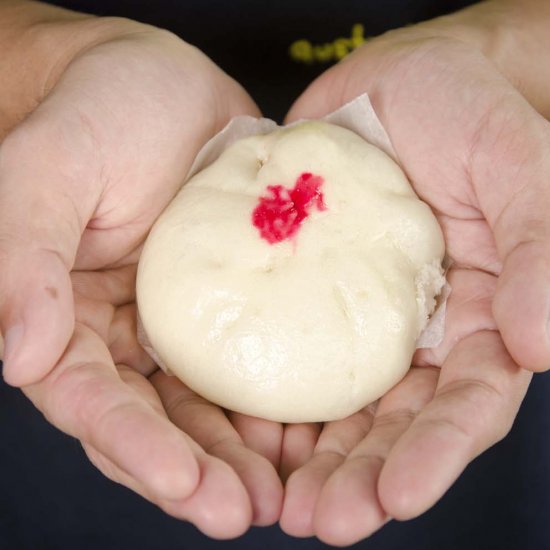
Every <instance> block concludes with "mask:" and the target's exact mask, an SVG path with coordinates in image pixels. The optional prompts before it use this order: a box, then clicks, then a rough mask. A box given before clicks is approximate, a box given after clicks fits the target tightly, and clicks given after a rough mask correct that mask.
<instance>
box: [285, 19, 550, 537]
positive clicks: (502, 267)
mask: <svg viewBox="0 0 550 550" xmlns="http://www.w3.org/2000/svg"><path fill="white" fill-rule="evenodd" d="M365 91H367V92H368V93H369V95H370V97H371V100H372V101H373V105H374V108H375V109H376V111H377V114H378V116H379V117H380V119H381V121H382V123H383V125H384V126H385V128H386V129H387V131H388V133H389V136H390V138H391V140H392V143H393V146H394V148H395V150H396V152H397V155H398V158H399V159H400V162H401V164H402V166H403V167H404V169H405V170H406V172H407V175H408V177H409V179H410V180H411V182H412V184H413V187H414V189H415V190H416V192H417V194H418V195H419V196H420V197H421V198H422V199H423V200H424V201H426V202H427V203H428V204H429V205H430V206H431V207H432V209H433V210H434V212H435V213H436V216H437V218H438V220H439V222H440V224H441V227H442V229H443V232H444V236H445V240H446V244H447V254H448V256H449V258H450V259H451V261H452V267H451V269H450V271H449V273H448V279H449V282H450V285H451V287H452V293H451V296H450V298H449V301H448V304H447V313H446V329H445V330H446V332H445V337H444V340H443V342H442V343H441V345H439V346H438V347H437V348H435V349H433V350H424V351H420V352H417V354H416V355H415V357H414V358H413V367H412V368H411V370H410V372H409V373H408V374H407V376H406V377H405V378H404V379H403V380H402V381H401V382H400V383H399V384H398V385H397V386H395V387H394V388H393V389H392V390H391V391H390V392H388V393H387V394H386V395H385V396H383V397H382V398H381V399H380V401H379V402H378V404H377V406H371V407H367V408H366V409H364V410H362V411H360V412H359V413H357V414H355V415H353V416H352V417H350V418H347V419H345V420H341V421H338V422H330V423H327V424H326V425H325V426H324V428H323V430H322V432H321V434H320V436H319V439H318V441H317V442H316V443H312V444H311V446H310V449H309V454H310V457H311V458H310V460H309V461H308V462H307V463H306V464H305V465H304V466H303V467H301V468H298V469H296V470H295V471H294V472H293V473H292V474H291V475H290V477H289V479H288V482H287V484H286V489H285V491H286V494H285V501H284V505H283V512H282V517H281V526H282V528H283V529H284V530H285V531H286V532H287V533H289V534H292V535H295V536H311V535H316V536H318V537H319V538H320V539H321V540H323V541H325V542H327V543H329V544H335V545H345V544H351V543H353V542H355V541H357V540H359V539H361V538H363V537H366V536H368V535H369V534H371V533H373V532H374V531H375V530H377V529H378V528H380V527H381V526H382V525H383V524H384V523H385V522H386V521H388V520H389V518H396V519H408V518H412V517H415V516H417V515H419V514H421V513H422V512H424V511H425V510H427V509H428V508H429V507H431V506H432V505H433V504H435V502H437V500H438V499H439V498H440V497H441V496H442V495H443V494H444V492H445V491H446V490H447V489H448V488H449V487H450V485H451V484H452V483H453V482H454V480H455V479H456V478H457V477H458V476H459V474H460V473H461V472H462V470H463V469H464V468H465V467H466V466H467V464H468V463H469V462H470V461H471V460H473V459H474V458H475V457H476V456H477V455H479V454H480V453H481V452H482V451H484V450H485V449H487V448H488V447H490V446H491V445H493V444H494V443H495V442H497V441H498V440H499V439H501V438H502V437H504V436H505V435H506V434H507V432H508V431H509V429H510V427H511V425H512V422H513V420H514V418H515V416H516V414H517V411H518V408H519V406H520V403H521V401H522V399H523V397H524V395H525V392H526V390H527V387H528V384H529V381H530V379H531V372H530V371H539V370H544V369H546V368H547V367H548V365H550V340H549V336H548V332H547V320H548V317H549V306H550V293H549V292H548V283H547V281H548V277H547V274H548V270H549V267H550V255H549V252H548V251H549V250H550V248H549V242H550V225H549V223H548V209H549V208H550V189H549V187H548V178H550V146H549V144H550V129H549V127H548V123H547V121H545V120H544V119H543V118H542V117H541V116H540V115H539V114H538V113H536V112H535V111H534V109H532V108H531V107H530V105H529V104H528V103H527V101H526V100H525V99H524V98H523V97H522V96H521V95H520V94H519V93H518V92H517V91H516V90H515V89H514V88H513V86H512V85H511V84H510V83H509V82H508V81H507V80H506V79H505V78H504V77H503V76H502V75H501V74H500V73H499V72H498V71H497V70H496V68H495V67H494V66H493V65H492V64H491V62H490V61H489V60H488V59H487V58H485V57H484V56H483V55H482V54H481V53H480V52H479V51H477V50H476V49H475V48H473V47H470V46H467V45H466V44H464V43H462V42H460V41H458V40H454V39H449V38H437V37H434V36H433V35H428V36H426V35H424V34H422V33H416V32H415V29H414V28H413V29H405V30H401V31H395V32H392V33H389V34H387V35H384V36H382V37H381V38H378V39H374V40H373V41H372V42H370V43H368V44H366V45H365V46H364V47H363V48H361V49H360V50H358V51H356V52H355V53H354V54H352V55H351V56H349V57H348V58H347V59H346V60H345V61H344V62H343V63H341V64H339V65H337V66H336V67H334V68H332V69H331V70H329V71H327V72H326V73H325V74H324V75H322V76H321V77H320V78H319V79H318V80H317V81H316V82H314V83H313V84H312V85H311V86H310V88H308V89H307V90H306V92H305V93H304V94H303V95H302V96H301V97H300V98H299V99H298V101H297V102H296V103H295V105H294V106H293V108H292V110H291V112H290V114H289V116H288V120H290V121H291V120H295V119H299V118H318V117H321V116H323V115H324V114H326V113H328V112H331V111H333V110H335V109H336V108H338V107H340V106H341V105H343V104H345V103H346V102H347V101H350V100H351V99H353V98H354V97H356V96H358V95H359V94H361V93H363V92H365ZM521 367H524V369H525V370H524V369H522V368H521ZM317 430H318V428H317V427H316V426H312V427H311V428H310V433H311V434H315V433H316V431H317ZM284 450H285V445H283V453H284Z"/></svg>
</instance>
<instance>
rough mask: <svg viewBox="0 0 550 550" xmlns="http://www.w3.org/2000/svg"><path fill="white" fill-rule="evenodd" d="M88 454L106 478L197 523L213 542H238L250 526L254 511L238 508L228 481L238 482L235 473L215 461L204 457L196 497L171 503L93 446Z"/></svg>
mask: <svg viewBox="0 0 550 550" xmlns="http://www.w3.org/2000/svg"><path fill="white" fill-rule="evenodd" d="M84 450H85V452H86V454H87V456H88V458H89V459H90V461H91V462H92V464H94V466H96V467H97V468H98V469H99V470H100V471H101V472H102V473H103V474H104V475H105V476H106V477H108V478H109V479H111V480H112V481H114V482H115V483H120V484H122V485H124V486H125V487H128V488H130V489H132V491H134V492H135V493H137V494H139V495H141V496H142V497H144V498H146V499H147V500H150V501H151V502H153V503H154V504H156V505H157V506H159V507H160V508H161V509H162V510H164V511H165V512H166V513H167V514H169V515H171V516H173V517H175V518H177V519H182V520H186V521H189V522H191V523H193V525H195V526H196V527H197V528H198V529H199V530H200V531H202V532H203V533H204V534H205V535H207V536H209V537H211V538H215V539H231V538H235V537H238V536H239V535H242V534H243V533H244V532H245V531H246V530H247V529H248V528H249V526H250V518H251V510H250V509H249V507H246V506H244V507H243V506H235V498H234V497H235V495H234V490H235V488H236V487H231V486H230V484H228V479H232V478H234V481H236V476H235V473H234V472H233V471H232V470H231V468H230V467H229V466H228V465H227V464H225V463H224V462H222V461H220V460H218V459H216V458H214V457H211V456H208V455H206V454H205V453H200V455H201V456H200V458H199V464H200V470H201V482H200V485H199V486H198V487H197V489H196V491H195V492H193V494H191V495H190V496H189V497H187V498H184V499H176V500H168V499H159V498H158V497H157V496H155V495H151V494H150V492H149V491H148V488H147V487H145V486H144V485H143V484H142V483H140V482H139V481H138V480H137V479H136V478H134V477H133V476H131V475H129V474H128V473H126V472H125V471H124V470H122V469H121V468H120V467H119V466H117V465H116V464H115V463H113V462H112V461H110V460H109V459H108V458H106V457H105V456H104V455H102V454H101V453H99V452H98V451H97V450H96V449H95V448H94V447H92V446H91V445H87V444H85V445H84ZM237 483H238V486H237V487H239V488H240V490H242V491H243V493H244V489H243V488H242V486H241V485H240V483H239V482H238V481H237Z"/></svg>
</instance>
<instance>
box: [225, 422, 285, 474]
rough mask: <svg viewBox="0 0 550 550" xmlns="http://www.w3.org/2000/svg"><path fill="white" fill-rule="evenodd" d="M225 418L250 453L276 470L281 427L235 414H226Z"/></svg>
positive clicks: (281, 438)
mask: <svg viewBox="0 0 550 550" xmlns="http://www.w3.org/2000/svg"><path fill="white" fill-rule="evenodd" d="M227 416H228V418H229V421H230V422H231V424H232V425H233V427H234V428H235V430H236V431H237V433H238V434H239V435H240V437H241V439H242V440H243V443H244V444H245V445H246V446H247V447H248V448H249V449H250V450H251V451H254V452H255V453H258V454H259V455H260V456H264V457H265V458H267V460H269V462H271V464H273V467H274V468H275V470H278V469H279V461H280V458H281V446H282V441H283V433H284V428H283V425H282V424H280V423H279V422H272V421H271V420H264V419H263V418H255V417H253V416H247V415H245V414H240V413H235V412H228V413H227Z"/></svg>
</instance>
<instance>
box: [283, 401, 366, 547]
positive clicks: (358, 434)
mask: <svg viewBox="0 0 550 550" xmlns="http://www.w3.org/2000/svg"><path fill="white" fill-rule="evenodd" d="M373 412H374V407H372V408H371V407H367V408H365V409H363V410H362V411H359V412H358V413H356V414H354V415H351V416H350V417H348V418H346V419H344V420H337V421H334V422H328V423H326V424H325V425H324V427H323V429H322V431H321V434H320V435H319V438H318V441H317V444H316V446H315V449H314V454H313V456H312V457H311V459H309V460H308V461H307V462H306V463H305V464H303V465H302V466H301V467H300V468H297V469H296V470H295V471H294V472H293V473H292V474H291V475H290V477H289V478H288V481H287V483H286V487H285V500H284V504H283V511H282V513H281V520H280V524H281V528H282V529H283V530H284V531H285V532H286V533H288V534H289V535H292V536H295V537H310V536H313V535H314V534H315V529H314V525H313V514H314V511H315V507H316V505H317V501H318V499H319V495H320V493H321V490H322V488H323V486H324V485H325V483H326V481H327V479H328V478H329V477H330V475H331V474H332V473H333V472H334V471H335V470H336V469H337V468H338V467H339V466H340V465H341V464H342V463H343V462H344V460H345V459H346V456H347V454H348V453H349V452H350V451H351V450H352V449H353V448H354V447H355V445H357V443H359V441H361V439H363V437H365V435H366V434H367V433H368V431H369V429H370V427H371V425H372V419H373Z"/></svg>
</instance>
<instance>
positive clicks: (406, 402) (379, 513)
mask: <svg viewBox="0 0 550 550" xmlns="http://www.w3.org/2000/svg"><path fill="white" fill-rule="evenodd" d="M438 376H439V369H435V368H412V369H411V370H410V371H409V372H408V373H407V375H406V376H405V378H404V379H403V380H402V381H401V382H400V383H399V384H397V386H395V387H394V388H393V389H392V390H390V391H389V392H388V393H387V394H386V395H385V396H384V397H383V398H382V399H380V402H379V405H378V408H377V411H376V416H375V418H374V423H373V425H372V427H371V429H370V430H369V432H368V434H367V435H366V437H364V438H363V439H362V440H361V441H360V442H359V443H358V444H357V445H356V446H355V448H354V449H353V450H352V451H351V452H350V453H349V455H348V457H347V459H346V461H345V462H344V463H343V464H342V465H341V466H340V467H339V468H338V469H337V470H336V471H335V472H334V473H333V474H332V476H331V477H330V478H329V479H328V481H327V482H326V484H325V486H324V487H323V490H322V492H321V494H320V496H319V501H318V503H317V507H316V510H315V516H314V530H315V534H316V535H317V536H318V537H319V538H321V540H323V541H325V542H327V543H329V544H337V545H344V544H345V545H347V544H352V543H354V542H356V541H358V540H361V539H363V538H365V537H367V536H369V535H371V534H372V533H373V532H374V531H376V530H378V529H379V528H380V527H382V525H384V523H386V521H387V520H388V516H387V513H386V511H385V510H384V508H383V507H382V505H381V503H380V500H379V498H378V488H377V486H378V479H379V476H380V472H381V471H382V468H383V465H384V462H385V460H386V458H387V457H388V455H389V454H390V452H391V449H392V447H393V446H394V445H395V443H396V441H398V440H399V438H400V437H401V435H402V434H403V433H404V432H405V431H406V430H407V429H408V427H409V426H410V424H411V422H412V421H413V419H414V418H415V416H416V415H417V414H418V412H419V411H420V410H422V408H423V407H424V406H425V405H426V403H428V402H429V401H430V399H431V398H432V396H433V394H434V391H435V387H436V384H437V378H438Z"/></svg>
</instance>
